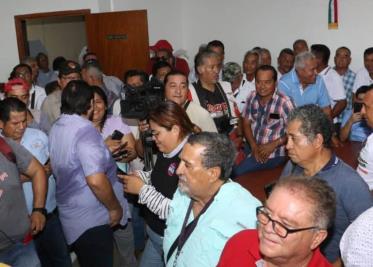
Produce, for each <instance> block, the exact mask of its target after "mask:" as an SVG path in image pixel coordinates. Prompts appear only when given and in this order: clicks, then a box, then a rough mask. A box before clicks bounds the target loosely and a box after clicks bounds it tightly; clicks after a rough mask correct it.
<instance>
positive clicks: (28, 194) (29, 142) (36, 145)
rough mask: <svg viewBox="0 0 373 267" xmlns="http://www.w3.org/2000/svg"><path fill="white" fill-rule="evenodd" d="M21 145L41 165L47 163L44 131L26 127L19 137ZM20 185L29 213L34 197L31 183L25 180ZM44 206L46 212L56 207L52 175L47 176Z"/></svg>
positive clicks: (46, 143) (54, 185) (46, 138)
mask: <svg viewBox="0 0 373 267" xmlns="http://www.w3.org/2000/svg"><path fill="white" fill-rule="evenodd" d="M21 145H23V146H24V147H25V148H26V149H27V150H28V151H29V152H30V153H31V154H32V155H33V156H34V157H35V158H36V159H37V160H38V161H39V162H40V164H41V165H45V163H47V161H48V159H49V151H48V136H47V135H46V134H45V133H43V132H42V131H40V130H37V129H32V128H26V131H25V133H24V134H23V136H22V139H21ZM22 187H23V192H24V194H25V198H26V205H27V210H28V212H29V214H31V212H32V208H33V199H34V194H33V191H32V183H31V182H25V183H23V184H22ZM45 208H46V209H47V212H48V213H50V212H52V211H53V210H54V209H55V208H56V181H55V180H54V178H53V176H52V175H51V176H49V178H48V193H47V199H46V202H45Z"/></svg>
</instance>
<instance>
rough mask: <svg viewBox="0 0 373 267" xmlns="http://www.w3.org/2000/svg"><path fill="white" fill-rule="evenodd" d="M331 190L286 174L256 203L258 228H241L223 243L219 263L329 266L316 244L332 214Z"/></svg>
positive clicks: (322, 183)
mask: <svg viewBox="0 0 373 267" xmlns="http://www.w3.org/2000/svg"><path fill="white" fill-rule="evenodd" d="M335 210H336V199H335V193H334V191H333V189H332V188H331V187H330V186H329V185H328V184H327V183H326V182H325V181H323V180H321V179H317V178H314V177H302V176H298V177H297V176H290V177H287V178H284V179H282V180H281V181H280V182H279V183H277V185H276V186H275V188H274V190H273V192H272V193H271V195H270V196H269V198H268V200H267V202H266V204H265V206H261V207H258V208H257V210H256V216H257V220H258V230H244V231H241V232H239V233H238V234H236V235H235V236H233V237H232V238H231V239H230V240H229V241H228V242H227V244H226V245H225V248H224V250H223V253H222V255H221V258H220V262H219V264H218V267H225V266H236V267H240V266H274V267H275V266H287V267H293V266H294V267H298V266H308V267H313V266H315V267H316V266H317V267H326V266H332V265H331V264H330V263H329V262H328V261H327V260H326V258H325V257H324V256H323V255H322V254H321V252H320V250H319V248H318V247H319V245H320V244H321V243H322V242H323V241H324V240H325V238H326V237H327V235H328V232H327V229H328V228H329V227H330V226H331V225H332V222H333V219H334V217H335Z"/></svg>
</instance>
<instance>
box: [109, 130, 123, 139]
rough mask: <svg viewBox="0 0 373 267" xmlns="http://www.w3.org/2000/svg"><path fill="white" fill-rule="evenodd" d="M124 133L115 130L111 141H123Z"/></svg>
mask: <svg viewBox="0 0 373 267" xmlns="http://www.w3.org/2000/svg"><path fill="white" fill-rule="evenodd" d="M123 135H124V134H123V133H122V132H120V131H118V130H115V131H114V132H113V133H112V134H111V139H113V140H122V138H123Z"/></svg>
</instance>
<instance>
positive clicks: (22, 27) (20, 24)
mask: <svg viewBox="0 0 373 267" xmlns="http://www.w3.org/2000/svg"><path fill="white" fill-rule="evenodd" d="M90 14H91V10H90V9H78V10H65V11H54V12H44V13H33V14H24V15H17V16H14V23H15V27H16V35H17V46H18V56H19V60H20V61H22V60H23V59H24V58H26V56H27V54H28V50H29V48H28V42H27V29H26V20H27V19H41V18H51V17H76V16H83V17H84V20H85V17H86V16H87V15H90Z"/></svg>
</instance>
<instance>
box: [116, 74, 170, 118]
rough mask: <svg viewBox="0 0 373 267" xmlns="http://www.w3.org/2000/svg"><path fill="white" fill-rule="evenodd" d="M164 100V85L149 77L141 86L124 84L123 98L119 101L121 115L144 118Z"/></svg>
mask: <svg viewBox="0 0 373 267" xmlns="http://www.w3.org/2000/svg"><path fill="white" fill-rule="evenodd" d="M163 100H164V87H163V84H162V83H161V82H159V81H158V80H157V79H151V80H150V81H149V82H147V83H146V84H145V85H143V86H141V87H136V88H133V87H131V86H128V85H126V86H125V99H124V100H122V101H121V102H120V106H121V115H122V117H124V118H128V119H139V120H144V119H146V118H147V117H148V114H149V111H150V110H151V109H152V108H154V107H155V106H156V105H158V104H159V103H160V102H162V101H163Z"/></svg>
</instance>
